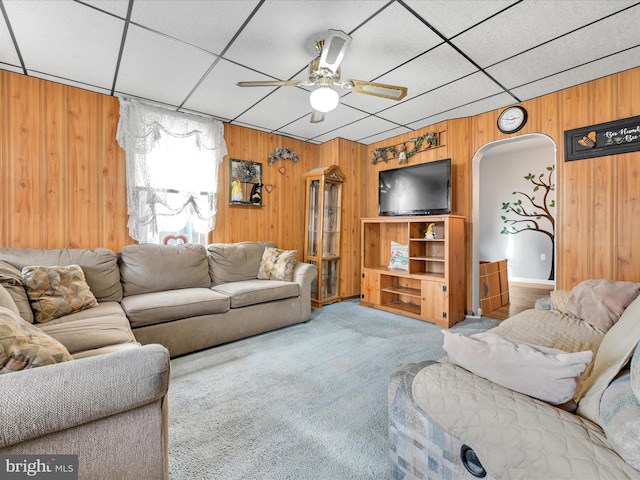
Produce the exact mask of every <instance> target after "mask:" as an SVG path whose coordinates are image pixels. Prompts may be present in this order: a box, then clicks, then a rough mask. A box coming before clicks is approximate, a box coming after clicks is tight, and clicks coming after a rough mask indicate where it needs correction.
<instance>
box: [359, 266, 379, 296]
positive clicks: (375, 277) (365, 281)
mask: <svg viewBox="0 0 640 480" xmlns="http://www.w3.org/2000/svg"><path fill="white" fill-rule="evenodd" d="M360 292H361V294H360V303H366V304H368V305H380V274H379V273H377V272H374V271H372V270H367V269H365V270H363V273H362V283H361V290H360Z"/></svg>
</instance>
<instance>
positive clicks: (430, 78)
mask: <svg viewBox="0 0 640 480" xmlns="http://www.w3.org/2000/svg"><path fill="white" fill-rule="evenodd" d="M476 70H477V68H476V67H475V66H474V65H473V64H471V63H470V62H468V61H467V60H466V59H465V58H464V57H463V56H462V55H460V54H459V53H458V52H456V50H455V49H454V48H452V47H451V46H450V45H447V44H442V45H440V46H438V47H436V48H434V49H433V50H431V51H429V52H427V53H425V54H424V55H421V56H420V57H418V58H416V59H415V60H412V61H411V62H408V63H405V64H404V65H402V66H401V67H399V68H397V69H395V70H393V71H392V72H390V73H388V74H386V75H383V76H382V77H380V78H379V79H377V80H376V81H377V82H380V83H386V84H391V85H400V86H404V87H407V89H408V93H407V97H406V98H407V99H410V98H412V97H415V96H416V95H419V94H422V93H424V92H428V91H429V90H433V89H434V88H437V87H439V86H441V85H443V84H446V83H450V82H453V81H455V80H458V79H460V78H462V77H464V76H465V75H468V74H470V73H473V72H474V71H476ZM343 102H344V103H345V104H347V105H351V106H353V107H357V108H361V109H363V110H366V111H368V112H378V111H380V110H382V109H385V108H388V107H389V106H393V105H394V100H389V99H385V98H380V97H374V96H371V95H360V94H353V93H351V94H349V95H347V96H346V97H344V100H343Z"/></svg>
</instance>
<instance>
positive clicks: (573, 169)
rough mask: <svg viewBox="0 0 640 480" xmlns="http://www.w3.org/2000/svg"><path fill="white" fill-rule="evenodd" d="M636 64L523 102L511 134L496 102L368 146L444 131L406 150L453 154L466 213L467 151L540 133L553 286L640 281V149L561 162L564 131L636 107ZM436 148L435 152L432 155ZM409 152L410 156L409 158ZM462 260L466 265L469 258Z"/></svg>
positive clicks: (426, 156) (459, 208)
mask: <svg viewBox="0 0 640 480" xmlns="http://www.w3.org/2000/svg"><path fill="white" fill-rule="evenodd" d="M638 85H640V68H635V69H632V70H627V71H625V72H621V73H619V74H615V75H611V76H608V77H604V78H601V79H598V80H594V81H592V82H588V83H585V84H582V85H578V86H576V87H572V88H568V89H565V90H562V91H560V92H556V93H552V94H549V95H545V96H542V97H539V98H536V99H533V100H530V101H527V102H523V103H522V104H521V105H522V106H524V107H525V108H526V109H527V111H528V113H529V119H528V122H527V124H526V125H525V127H524V128H523V129H522V130H521V131H519V132H517V133H516V134H514V135H505V134H502V133H500V131H499V130H498V129H497V127H496V121H497V118H498V115H499V114H500V112H501V111H502V109H499V110H494V111H492V112H488V113H485V114H482V115H477V116H475V117H471V118H468V119H457V120H451V121H447V122H443V123H439V124H437V125H434V126H431V127H427V128H423V129H421V130H419V131H416V132H414V133H412V134H410V135H403V136H398V137H394V138H391V139H388V140H385V141H383V142H379V143H375V144H372V145H370V146H369V153H368V154H369V156H370V157H372V155H373V154H372V152H373V150H374V149H376V148H378V147H384V146H388V145H395V144H398V143H401V142H403V141H405V140H406V139H407V138H409V137H415V136H416V134H422V133H424V132H426V131H429V130H436V131H441V132H442V131H444V132H446V133H447V139H448V140H447V141H445V142H442V143H443V147H439V148H437V149H431V150H428V151H426V152H424V153H421V154H418V155H415V156H414V157H411V159H410V162H409V163H416V162H426V161H430V160H434V159H436V158H446V157H451V158H452V160H453V165H454V189H455V195H454V201H453V213H456V214H459V215H464V216H466V217H467V219H469V220H470V219H471V213H472V179H471V171H472V170H471V169H472V159H473V155H474V154H475V152H477V151H478V149H480V148H481V147H482V146H484V145H486V144H487V143H490V142H494V141H497V140H502V139H506V138H512V137H515V136H521V135H526V134H530V133H543V134H546V135H548V136H549V137H551V139H553V141H554V142H555V143H556V146H557V156H556V166H557V176H556V186H557V192H556V198H557V211H556V214H557V217H556V225H557V228H556V230H557V235H556V237H557V243H556V286H557V288H558V289H571V288H572V287H573V286H574V285H576V284H577V283H579V282H581V281H583V280H586V279H590V278H610V279H616V280H627V281H636V282H638V281H640V242H638V241H637V239H638V238H640V152H632V153H626V154H623V155H612V156H606V157H599V158H593V159H587V160H580V161H573V162H566V163H565V162H564V131H565V130H569V129H573V128H579V127H584V126H589V125H594V124H598V123H603V122H608V121H612V120H617V119H622V118H627V117H632V116H636V115H640V90H639V89H638ZM434 154H435V157H434ZM411 160H413V161H411ZM396 166H397V160H394V161H392V162H389V163H388V164H384V165H375V166H370V167H369V173H368V177H369V188H368V197H369V202H368V204H369V209H368V211H367V215H372V214H373V215H375V211H372V206H374V205H376V201H377V200H376V195H377V191H376V187H375V185H376V183H377V175H378V171H379V170H380V168H393V167H396ZM470 230H471V224H470V223H469V221H467V232H466V235H467V238H468V241H467V258H468V259H469V262H470V259H471V248H472V245H471V241H470V240H469V238H470V237H469V232H470ZM469 262H467V265H470V263H469ZM471 285H472V278H471V271H470V269H469V268H467V290H468V291H467V298H468V301H467V304H468V310H470V309H471V305H472V300H471Z"/></svg>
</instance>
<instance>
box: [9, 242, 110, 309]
mask: <svg viewBox="0 0 640 480" xmlns="http://www.w3.org/2000/svg"><path fill="white" fill-rule="evenodd" d="M0 260H4V261H6V262H8V263H10V264H11V265H13V266H14V267H16V268H17V269H18V270H19V271H22V269H23V268H24V267H28V266H31V265H43V266H57V265H80V267H82V270H83V272H84V276H85V278H86V280H87V283H88V284H89V288H91V291H92V292H93V294H94V295H95V297H96V300H98V303H101V302H119V301H120V299H121V298H122V286H121V285H120V270H119V269H118V257H117V256H116V254H115V253H114V252H113V251H111V250H109V249H108V248H95V249H88V248H53V249H40V248H11V247H7V248H0ZM18 306H19V305H18Z"/></svg>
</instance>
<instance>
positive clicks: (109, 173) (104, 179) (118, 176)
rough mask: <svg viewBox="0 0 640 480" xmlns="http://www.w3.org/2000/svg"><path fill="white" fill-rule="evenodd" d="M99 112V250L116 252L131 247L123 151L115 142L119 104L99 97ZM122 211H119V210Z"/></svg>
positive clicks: (114, 100)
mask: <svg viewBox="0 0 640 480" xmlns="http://www.w3.org/2000/svg"><path fill="white" fill-rule="evenodd" d="M98 99H99V101H100V111H101V112H102V117H101V118H102V122H101V124H100V131H99V145H98V150H99V155H98V158H99V159H100V167H99V173H100V192H101V196H102V199H101V201H100V204H99V206H98V208H99V210H100V211H101V221H102V231H103V232H104V236H103V243H102V246H104V247H105V248H110V249H111V250H113V251H115V252H117V251H119V250H121V249H122V248H123V247H124V246H126V245H129V244H131V243H134V240H133V239H132V238H131V237H130V236H129V229H128V228H127V221H128V215H127V209H126V204H127V195H126V190H127V181H126V158H125V151H124V150H123V149H122V148H121V147H120V145H119V144H118V141H117V140H116V132H117V129H118V121H119V118H120V102H119V101H118V99H117V98H115V97H108V96H106V95H101V96H100V97H98ZM123 206H124V207H125V208H122V207H123Z"/></svg>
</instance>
